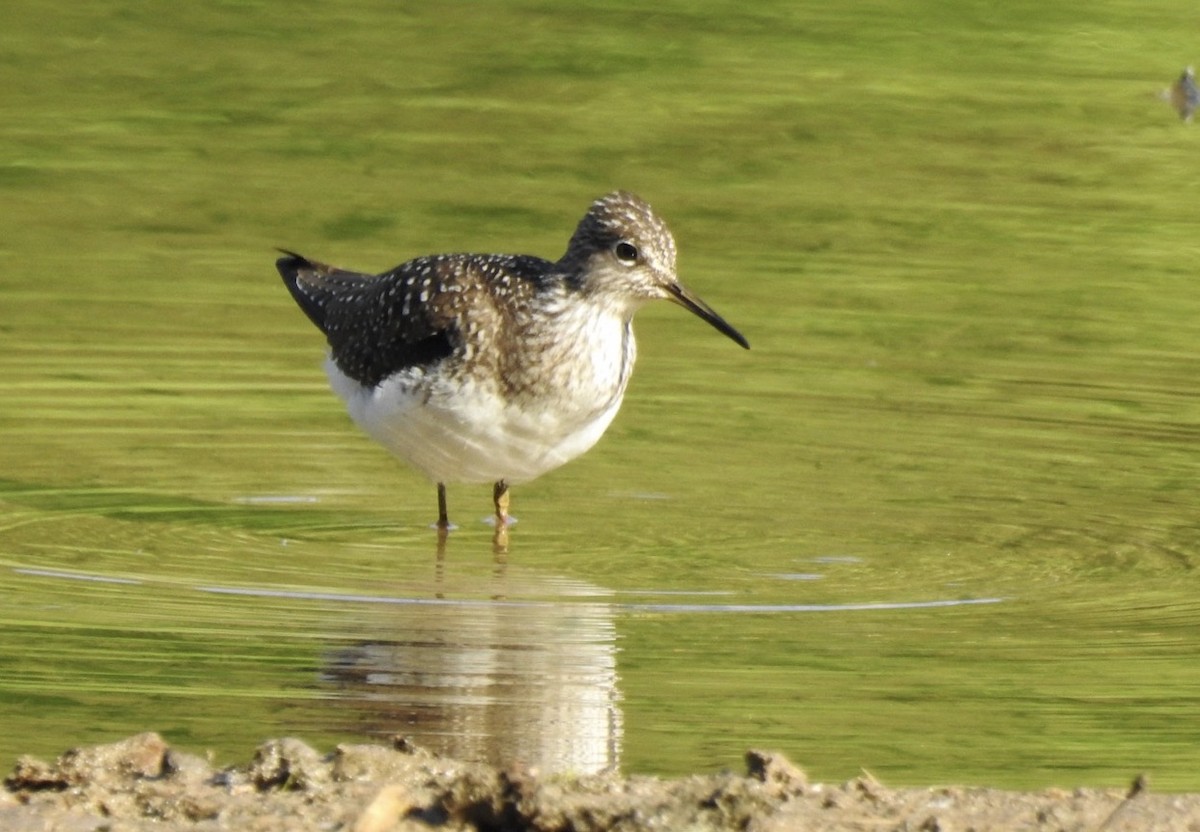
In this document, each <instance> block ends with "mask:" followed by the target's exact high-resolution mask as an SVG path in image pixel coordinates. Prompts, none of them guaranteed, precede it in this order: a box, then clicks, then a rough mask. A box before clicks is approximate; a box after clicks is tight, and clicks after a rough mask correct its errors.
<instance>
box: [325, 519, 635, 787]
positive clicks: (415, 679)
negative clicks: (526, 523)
mask: <svg viewBox="0 0 1200 832" xmlns="http://www.w3.org/2000/svg"><path fill="white" fill-rule="evenodd" d="M508 534H509V531H508V527H507V526H505V525H497V527H496V529H495V530H494V532H493V536H492V553H491V554H492V570H491V576H490V579H489V578H484V579H482V583H484V584H485V586H483V587H481V586H479V584H480V580H479V579H477V578H476V579H472V578H469V577H463V576H461V575H459V576H457V577H456V575H455V572H456V571H458V572H460V573H462V572H465V571H466V570H467V569H469V565H468V561H467V560H466V559H461V560H457V561H456V559H455V558H454V557H453V550H454V549H457V548H458V547H457V545H451V544H450V543H449V537H448V536H446V535H444V534H439V535H438V544H437V559H436V568H435V577H436V586H435V588H434V590H433V595H434V597H433V598H429V597H426V598H425V599H421V598H412V599H407V600H405V601H404V602H402V603H397V604H392V605H388V606H386V607H372V608H371V609H370V610H369V611H368V615H369V616H370V618H369V619H367V620H364V621H363V622H362V623H361V624H360V625H359V626H360V628H361V629H362V630H363V631H364V633H365V634H364V636H363V637H362V638H361V639H359V640H357V641H354V642H351V643H342V644H340V645H338V646H336V647H334V648H332V649H331V650H330V651H329V652H328V653H327V655H326V657H325V662H324V668H323V671H322V674H321V680H322V683H323V685H324V686H325V687H326V688H327V689H329V691H330V692H331V693H332V694H333V695H332V696H331V697H330V698H329V699H328V700H326V701H327V702H328V703H329V704H331V705H332V706H333V707H335V708H337V709H338V713H337V716H336V718H335V720H334V723H335V725H334V726H332V727H336V728H337V729H339V730H345V731H349V732H352V733H355V734H359V735H367V736H373V737H390V736H394V735H396V734H402V735H405V736H406V737H408V738H410V739H411V740H412V741H413V742H415V743H416V744H417V745H420V746H424V747H426V748H428V749H429V750H431V751H434V752H437V753H439V754H444V755H448V756H452V757H456V758H459V759H467V760H476V761H480V762H488V763H492V764H494V765H501V766H507V765H512V764H522V765H529V766H537V767H539V768H541V769H542V770H544V771H573V772H579V773H583V772H594V771H600V770H603V769H606V768H612V767H615V766H617V765H618V763H619V758H620V749H621V739H622V732H623V722H622V715H621V711H620V707H619V701H620V693H619V690H618V678H617V670H616V649H615V640H616V627H615V623H614V618H613V609H612V605H611V604H610V603H608V601H607V600H595V599H606V597H607V595H608V593H607V591H605V590H603V589H601V588H599V587H596V586H592V585H588V584H584V583H581V582H578V581H572V580H567V579H563V578H557V577H553V576H544V575H537V574H531V573H526V572H519V573H518V574H513V573H512V571H511V570H510V567H509V564H508V560H507V553H508ZM457 542H458V541H455V544H457ZM447 548H450V549H451V554H450V556H448V555H447ZM456 563H457V570H456ZM468 596H469V597H468ZM523 599H524V600H523Z"/></svg>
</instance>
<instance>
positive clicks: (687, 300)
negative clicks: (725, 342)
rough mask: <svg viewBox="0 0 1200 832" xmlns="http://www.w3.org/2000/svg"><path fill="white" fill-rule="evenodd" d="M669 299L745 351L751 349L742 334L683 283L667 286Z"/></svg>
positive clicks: (672, 283) (673, 283)
mask: <svg viewBox="0 0 1200 832" xmlns="http://www.w3.org/2000/svg"><path fill="white" fill-rule="evenodd" d="M666 289H667V296H668V297H667V299H668V300H670V301H672V302H673V303H677V304H679V305H680V306H682V307H683V308H684V309H686V310H688V311H689V312H691V313H692V314H694V315H696V316H697V317H699V318H701V319H703V320H705V321H708V322H709V323H710V324H712V326H713V328H714V329H716V330H717V331H718V332H722V333H724V334H725V335H727V336H729V337H730V338H731V339H732V340H734V341H735V342H737V343H738V344H741V345H742V347H744V348H745V349H750V344H749V342H747V341H746V339H745V338H743V337H742V333H740V332H738V331H737V330H736V329H734V328H733V327H731V326H730V325H729V324H728V323H726V322H725V319H724V318H722V317H721V316H720V315H718V314H717V313H716V312H715V311H714V310H713V308H712V307H711V306H709V305H708V304H707V303H705V302H704V301H702V300H700V298H698V297H697V296H696V295H694V294H693V293H692V290H691V289H689V288H687V287H686V286H684V285H683V284H682V283H677V282H674V281H672V282H671V283H668V284H667V285H666Z"/></svg>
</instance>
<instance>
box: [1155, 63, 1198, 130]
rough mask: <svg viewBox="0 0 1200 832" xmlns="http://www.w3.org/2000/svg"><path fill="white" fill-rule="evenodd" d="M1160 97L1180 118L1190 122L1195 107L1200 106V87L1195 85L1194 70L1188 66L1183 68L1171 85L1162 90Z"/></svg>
mask: <svg viewBox="0 0 1200 832" xmlns="http://www.w3.org/2000/svg"><path fill="white" fill-rule="evenodd" d="M1162 97H1163V98H1164V99H1165V100H1167V101H1169V102H1170V104H1171V106H1172V107H1174V108H1175V112H1177V113H1179V118H1180V119H1182V120H1183V121H1185V122H1188V123H1190V122H1191V120H1192V116H1193V115H1194V114H1195V112H1196V107H1198V106H1200V89H1198V88H1197V87H1196V71H1195V70H1194V69H1193V68H1192V67H1190V66H1189V67H1187V68H1186V69H1184V70H1183V72H1182V73H1180V75H1179V77H1178V78H1176V79H1175V81H1174V82H1173V83H1172V84H1171V86H1170V87H1168V88H1167V89H1165V90H1163V93H1162Z"/></svg>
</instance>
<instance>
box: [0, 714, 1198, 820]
mask: <svg viewBox="0 0 1200 832" xmlns="http://www.w3.org/2000/svg"><path fill="white" fill-rule="evenodd" d="M0 829H3V830H6V832H34V830H36V832H46V831H47V830H53V831H54V832H102V831H103V832H141V830H146V832H149V830H158V831H159V832H161V830H196V831H197V832H199V831H200V830H254V832H273V831H274V830H281V831H282V830H288V832H294V831H295V830H324V831H327V832H337V831H339V830H347V832H416V831H417V830H429V829H436V830H448V831H452V832H460V830H461V832H476V831H477V830H478V832H484V831H485V830H486V832H518V831H520V832H525V830H529V831H530V832H550V830H553V831H554V832H600V830H619V831H620V832H633V831H634V830H637V831H638V832H642V830H646V832H648V831H649V830H689V832H690V831H691V830H697V831H699V830H747V831H748V832H783V830H831V831H832V830H864V832H865V830H871V831H872V832H879V831H880V830H923V831H924V832H941V831H942V830H968V829H975V830H985V829H987V830H1018V829H1019V830H1056V831H1057V830H1081V832H1082V830H1087V832H1116V830H1135V829H1136V830H1148V829H1153V830H1176V829H1178V830H1188V829H1192V830H1200V795H1158V794H1153V793H1151V792H1150V791H1149V790H1148V789H1147V788H1146V787H1145V784H1144V783H1143V782H1142V781H1141V780H1138V781H1135V783H1134V785H1133V786H1132V787H1131V788H1130V789H1129V790H1128V791H1118V790H1104V789H1075V790H1063V789H1049V790H1046V791H1041V792H1009V791H1000V790H995V789H981V788H962V787H955V786H948V787H937V788H919V789H918V788H889V787H887V786H885V785H883V784H881V783H879V782H878V781H876V780H874V779H873V778H871V777H868V776H863V777H859V778H857V779H855V780H851V781H849V782H847V783H842V784H838V785H828V784H821V783H811V782H809V781H808V779H807V777H806V776H805V774H804V772H803V771H802V770H801V769H799V768H798V767H796V766H795V765H793V764H792V763H791V762H790V761H788V760H787V759H786V758H784V757H782V756H780V755H778V754H772V753H769V752H763V751H750V752H748V753H747V754H746V771H745V773H731V772H721V773H715V774H698V775H694V776H690V777H684V778H680V779H660V778H655V777H636V776H635V777H622V776H620V775H618V774H616V773H612V774H600V775H587V776H580V777H571V776H564V775H541V774H539V773H538V772H537V771H533V770H528V769H520V768H510V769H496V768H492V767H490V766H485V765H479V764H474V763H465V762H461V761H456V760H451V759H445V758H440V757H435V756H433V755H431V754H428V753H426V752H425V751H423V750H421V749H419V748H416V747H413V746H412V745H410V744H409V743H408V742H407V741H405V740H403V739H397V740H395V742H394V743H393V744H392V745H391V746H377V745H341V746H338V747H337V748H335V749H334V750H333V751H331V752H329V753H327V754H323V753H321V752H319V751H317V750H315V749H313V748H311V747H309V746H307V745H305V744H304V743H302V742H300V741H299V740H294V739H279V740H270V741H268V742H266V743H263V744H262V745H261V746H259V748H258V749H257V750H256V751H255V753H254V758H253V760H252V761H251V762H250V763H249V764H247V765H244V766H234V767H229V768H215V767H213V766H212V765H211V764H210V763H209V762H208V761H206V760H205V759H204V758H203V757H200V756H197V755H195V754H190V753H187V752H185V751H181V750H178V749H175V748H172V747H170V746H169V745H168V744H167V743H166V742H164V741H163V739H162V738H161V737H159V736H158V735H157V734H154V733H145V734H139V735H138V736H135V737H130V738H128V739H126V740H122V741H120V742H116V743H112V744H108V745H100V746H94V747H89V748H76V749H72V750H70V751H67V752H66V753H64V754H63V755H62V756H61V757H59V758H58V760H56V761H55V762H53V763H48V762H45V761H43V760H39V759H36V758H33V757H22V758H20V759H19V760H18V761H17V762H16V765H15V767H14V768H13V771H12V773H11V774H10V775H9V776H8V777H7V778H6V779H5V781H4V789H3V791H0Z"/></svg>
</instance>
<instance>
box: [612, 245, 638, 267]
mask: <svg viewBox="0 0 1200 832" xmlns="http://www.w3.org/2000/svg"><path fill="white" fill-rule="evenodd" d="M613 254H615V255H617V259H618V260H620V261H621V262H622V263H624V264H625V265H630V264H632V263H636V262H637V259H638V250H637V246H635V245H634V244H633V243H627V242H625V241H624V240H622V241H621V242H619V243H617V244H616V245H615V246H613Z"/></svg>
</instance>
